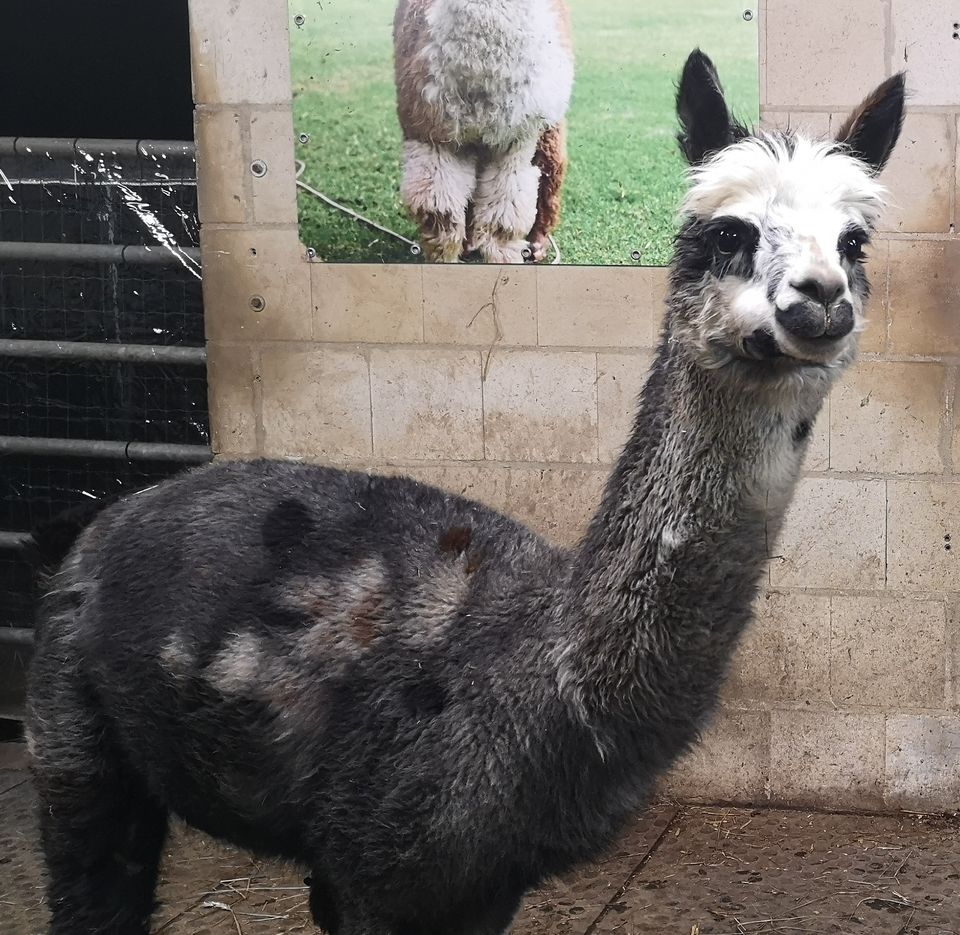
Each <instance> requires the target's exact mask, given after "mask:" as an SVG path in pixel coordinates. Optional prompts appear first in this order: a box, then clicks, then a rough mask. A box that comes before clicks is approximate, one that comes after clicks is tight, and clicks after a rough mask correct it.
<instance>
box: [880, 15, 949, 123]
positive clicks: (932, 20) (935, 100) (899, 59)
mask: <svg viewBox="0 0 960 935" xmlns="http://www.w3.org/2000/svg"><path fill="white" fill-rule="evenodd" d="M890 6H891V26H892V33H893V67H894V69H896V70H900V69H906V70H907V81H908V87H909V88H910V92H911V93H910V103H911V104H923V105H947V106H956V104H957V54H958V53H957V45H958V44H960V43H958V41H957V40H956V39H954V38H953V34H954V33H955V32H956V31H957V30H956V28H955V27H954V24H955V23H957V22H960V10H958V9H957V7H956V4H951V3H944V0H895V2H894V3H892V4H891V5H890Z"/></svg>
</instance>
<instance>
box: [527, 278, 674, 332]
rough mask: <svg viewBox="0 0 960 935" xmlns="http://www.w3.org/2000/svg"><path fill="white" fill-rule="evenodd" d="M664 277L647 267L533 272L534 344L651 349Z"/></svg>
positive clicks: (660, 314) (658, 318) (659, 309)
mask: <svg viewBox="0 0 960 935" xmlns="http://www.w3.org/2000/svg"><path fill="white" fill-rule="evenodd" d="M664 276H665V273H664V272H663V271H662V270H658V269H653V268H648V267H617V266H614V267H609V266H608V267H603V268H599V267H586V266H543V267H538V269H537V281H538V284H539V302H538V328H539V343H540V344H541V345H542V346H544V347H548V346H569V347H613V348H619V347H651V346H652V345H653V341H654V322H659V321H660V319H661V316H662V307H661V305H660V300H661V298H662V295H663V280H664Z"/></svg>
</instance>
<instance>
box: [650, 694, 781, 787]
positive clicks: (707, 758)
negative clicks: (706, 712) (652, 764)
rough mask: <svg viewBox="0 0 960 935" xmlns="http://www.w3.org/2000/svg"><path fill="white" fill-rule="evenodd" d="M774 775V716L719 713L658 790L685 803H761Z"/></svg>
mask: <svg viewBox="0 0 960 935" xmlns="http://www.w3.org/2000/svg"><path fill="white" fill-rule="evenodd" d="M769 773H770V716H769V715H768V714H767V713H766V712H764V711H729V710H724V709H720V710H718V711H716V712H715V714H714V716H713V719H712V721H711V723H710V725H709V727H708V728H707V730H706V731H705V732H704V735H703V739H702V740H701V741H700V743H698V744H697V745H696V746H695V747H694V748H693V750H691V751H690V753H688V754H687V756H686V757H684V758H683V759H682V760H680V761H679V762H678V763H677V765H676V766H674V768H673V769H672V770H671V771H670V772H669V773H668V774H667V775H666V776H665V777H664V779H663V781H662V783H661V786H660V790H659V791H660V792H661V793H663V794H666V795H668V796H670V797H673V798H677V799H680V800H682V801H685V802H711V803H715V802H718V801H720V802H733V803H737V804H753V803H760V802H764V801H765V800H766V798H767V795H766V784H767V779H768V776H769Z"/></svg>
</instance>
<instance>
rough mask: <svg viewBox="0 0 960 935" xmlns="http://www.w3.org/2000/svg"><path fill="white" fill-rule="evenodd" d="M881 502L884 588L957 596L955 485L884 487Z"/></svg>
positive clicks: (959, 554) (959, 548)
mask: <svg viewBox="0 0 960 935" xmlns="http://www.w3.org/2000/svg"><path fill="white" fill-rule="evenodd" d="M887 499H888V508H887V586H888V587H889V588H891V589H899V590H905V591H954V590H957V582H958V581H960V561H958V559H960V484H945V483H937V482H933V481H931V482H929V483H927V482H924V481H890V482H889V484H888V489H887Z"/></svg>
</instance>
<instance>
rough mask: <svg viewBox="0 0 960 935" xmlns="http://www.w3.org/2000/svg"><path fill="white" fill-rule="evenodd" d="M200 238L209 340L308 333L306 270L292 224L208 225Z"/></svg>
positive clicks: (293, 337)
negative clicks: (283, 226)
mask: <svg viewBox="0 0 960 935" xmlns="http://www.w3.org/2000/svg"><path fill="white" fill-rule="evenodd" d="M200 242H201V249H202V259H203V308H204V324H205V326H206V331H207V338H208V340H211V341H238V340H243V341H268V340H281V341H303V340H309V339H310V338H311V336H312V334H313V323H312V321H311V314H310V312H311V307H310V270H309V267H308V264H307V261H306V259H305V257H304V254H303V250H302V249H301V247H300V241H299V239H298V236H297V231H296V228H289V229H261V228H245V229H216V228H209V227H207V228H202V229H201V232H200ZM260 300H262V302H263V306H262V308H260ZM257 308H260V310H259V311H257V310H256V309H257Z"/></svg>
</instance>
